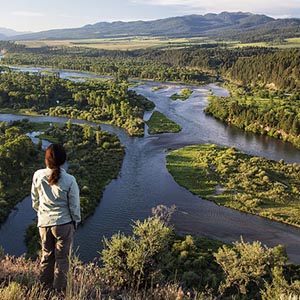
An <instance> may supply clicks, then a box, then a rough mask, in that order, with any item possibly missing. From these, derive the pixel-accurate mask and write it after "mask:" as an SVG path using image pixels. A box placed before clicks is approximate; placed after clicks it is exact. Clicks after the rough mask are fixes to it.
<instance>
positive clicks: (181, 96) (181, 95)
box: [170, 88, 193, 101]
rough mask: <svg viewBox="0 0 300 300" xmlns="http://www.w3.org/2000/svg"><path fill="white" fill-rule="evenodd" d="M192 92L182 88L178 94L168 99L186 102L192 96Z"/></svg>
mask: <svg viewBox="0 0 300 300" xmlns="http://www.w3.org/2000/svg"><path fill="white" fill-rule="evenodd" d="M192 93H193V91H192V90H191V89H189V88H184V89H182V90H181V91H180V92H179V94H177V93H176V94H173V95H172V96H171V97H170V98H171V99H172V100H177V99H180V100H183V101H184V100H187V99H188V98H189V97H190V96H191V95H192Z"/></svg>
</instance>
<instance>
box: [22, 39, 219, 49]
mask: <svg viewBox="0 0 300 300" xmlns="http://www.w3.org/2000/svg"><path fill="white" fill-rule="evenodd" d="M208 42H210V43H211V42H214V41H211V40H208V39H206V38H204V37H198V38H174V39H171V38H170V39H169V38H163V37H135V36H134V37H122V38H103V39H81V40H36V41H34V40H33V41H19V42H17V43H19V44H23V45H26V46H27V47H28V48H40V47H45V46H55V47H59V46H61V47H62V46H67V47H85V48H95V49H106V50H135V49H145V48H174V47H175V48H178V47H183V46H191V45H199V44H205V43H208Z"/></svg>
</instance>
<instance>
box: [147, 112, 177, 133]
mask: <svg viewBox="0 0 300 300" xmlns="http://www.w3.org/2000/svg"><path fill="white" fill-rule="evenodd" d="M147 125H148V126H149V129H148V133H149V134H159V133H165V132H178V131H180V130H181V126H179V125H177V124H176V123H175V122H173V121H172V120H170V119H168V118H167V117H166V116H165V115H164V114H162V113H161V112H159V111H154V112H153V114H152V115H151V117H150V119H149V120H148V121H147Z"/></svg>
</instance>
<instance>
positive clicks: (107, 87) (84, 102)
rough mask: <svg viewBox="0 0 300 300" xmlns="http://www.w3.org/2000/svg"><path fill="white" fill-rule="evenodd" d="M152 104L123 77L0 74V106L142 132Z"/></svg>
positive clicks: (129, 131) (7, 71)
mask: <svg viewBox="0 0 300 300" xmlns="http://www.w3.org/2000/svg"><path fill="white" fill-rule="evenodd" d="M153 107H154V104H153V103H152V102H150V101H148V100H147V99H145V98H144V97H142V96H141V95H137V94H136V93H135V92H134V91H132V90H130V89H129V85H128V83H127V82H126V81H118V80H105V81H99V80H97V81H96V80H95V81H84V82H74V81H72V80H66V79H61V78H59V75H58V74H56V73H53V74H50V75H46V74H41V73H39V74H32V73H26V72H17V71H10V70H6V71H5V72H2V73H1V74H0V109H1V108H12V109H14V110H21V111H22V110H23V111H24V110H25V111H26V112H30V113H38V114H49V115H51V116H63V117H69V118H77V119H85V120H88V121H95V122H108V123H111V124H114V125H117V126H119V127H123V128H124V129H126V130H127V132H128V133H129V134H130V135H136V136H139V135H143V133H144V123H143V114H144V111H145V110H151V109H153Z"/></svg>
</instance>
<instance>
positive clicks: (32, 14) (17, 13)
mask: <svg viewBox="0 0 300 300" xmlns="http://www.w3.org/2000/svg"><path fill="white" fill-rule="evenodd" d="M12 14H13V15H14V16H19V17H44V16H45V14H43V13H40V12H34V11H13V12H12Z"/></svg>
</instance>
